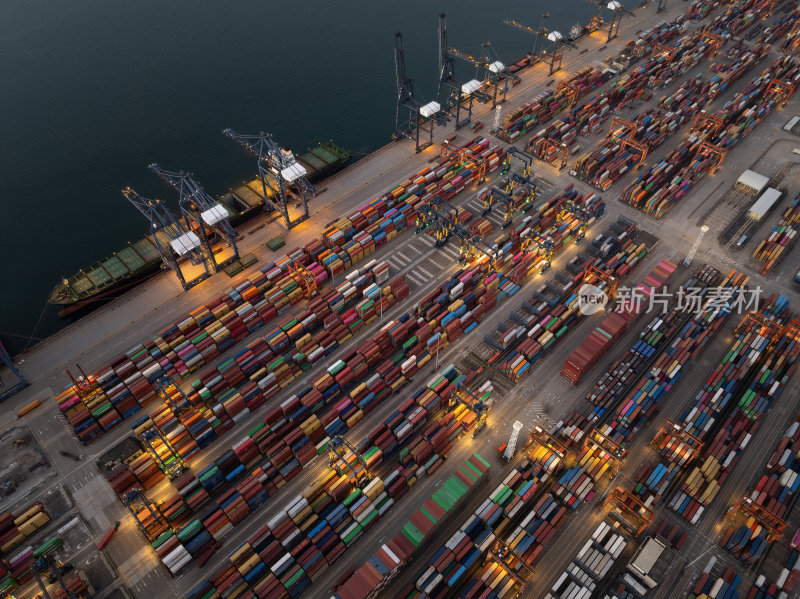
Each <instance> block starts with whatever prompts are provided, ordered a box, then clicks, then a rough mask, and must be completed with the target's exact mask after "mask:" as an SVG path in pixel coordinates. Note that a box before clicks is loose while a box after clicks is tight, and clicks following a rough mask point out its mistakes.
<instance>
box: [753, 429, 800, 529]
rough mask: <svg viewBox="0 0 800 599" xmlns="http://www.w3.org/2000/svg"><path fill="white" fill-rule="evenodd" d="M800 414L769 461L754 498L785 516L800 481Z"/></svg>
mask: <svg viewBox="0 0 800 599" xmlns="http://www.w3.org/2000/svg"><path fill="white" fill-rule="evenodd" d="M798 452H800V415H798V416H796V417H795V419H794V421H793V422H792V423H791V424H790V425H789V427H788V428H787V429H786V432H785V433H784V435H783V438H782V439H781V440H780V441H779V442H778V445H777V447H776V448H775V451H773V453H772V457H770V459H769V462H767V472H768V473H769V474H765V475H764V476H762V477H761V479H760V480H759V482H758V485H757V486H756V489H755V490H754V491H753V492H752V493H751V495H750V498H751V499H752V500H753V501H754V502H755V503H757V504H759V505H761V506H763V507H764V508H765V509H767V510H768V511H770V512H771V513H773V514H775V515H776V516H778V518H783V517H784V516H786V514H787V513H788V511H789V505H791V503H790V500H791V496H792V495H793V494H794V493H795V492H796V491H797V489H798V487H799V486H800V483H798V479H800V457H798Z"/></svg>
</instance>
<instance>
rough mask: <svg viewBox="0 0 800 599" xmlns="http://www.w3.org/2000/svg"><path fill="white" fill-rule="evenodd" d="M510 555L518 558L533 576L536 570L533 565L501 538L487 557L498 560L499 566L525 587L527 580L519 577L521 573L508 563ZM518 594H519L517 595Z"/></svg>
mask: <svg viewBox="0 0 800 599" xmlns="http://www.w3.org/2000/svg"><path fill="white" fill-rule="evenodd" d="M508 556H511V557H513V558H514V559H516V560H517V562H518V563H519V564H520V565H521V566H522V567H523V568H525V570H527V572H528V574H529V575H530V576H533V575H534V573H535V570H534V569H533V567H532V566H529V565H528V562H526V561H525V560H524V559H523V558H522V557H521V556H520V555H519V554H518V553H517V552H516V551H514V550H513V549H512V548H511V547H509V546H508V545H506V544H505V543H503V542H502V541H500V540H497V541H495V543H494V547H493V552H492V553H490V554H489V555H487V558H489V559H493V560H494V561H496V562H497V564H498V565H499V566H501V567H502V568H503V570H504V571H505V573H506V574H508V575H509V576H510V577H511V578H513V579H514V580H515V581H516V582H517V584H519V585H520V588H524V587H525V581H524V580H523V579H522V578H520V577H519V575H518V574H517V573H516V572H515V571H514V567H513V566H512V565H511V564H509V563H508ZM517 596H518V595H517Z"/></svg>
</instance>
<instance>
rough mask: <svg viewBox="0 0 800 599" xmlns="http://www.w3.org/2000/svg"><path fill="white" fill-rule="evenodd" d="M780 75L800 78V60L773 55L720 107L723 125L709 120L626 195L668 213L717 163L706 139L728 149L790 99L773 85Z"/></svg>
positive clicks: (649, 209) (642, 206) (659, 213)
mask: <svg viewBox="0 0 800 599" xmlns="http://www.w3.org/2000/svg"><path fill="white" fill-rule="evenodd" d="M775 79H778V80H781V81H788V82H794V81H795V80H797V79H800V65H799V64H797V63H796V62H795V61H794V60H793V59H788V58H786V57H783V58H779V59H777V60H776V61H774V62H773V63H772V64H771V65H770V66H769V67H767V69H765V70H764V71H763V72H762V74H761V75H760V76H759V77H757V78H754V79H753V80H752V81H751V82H750V84H749V85H748V86H747V87H745V89H744V90H742V91H740V92H739V93H738V94H736V96H734V97H733V98H732V99H731V100H729V101H728V102H727V103H726V104H725V105H724V106H723V108H722V110H720V111H718V113H717V114H716V116H717V117H719V119H721V122H722V127H721V128H720V129H719V130H717V128H716V125H714V124H713V123H706V124H705V125H704V126H703V128H702V129H701V130H700V131H698V132H696V133H694V134H692V135H691V136H690V137H689V138H688V139H687V140H685V141H684V142H682V143H681V144H680V145H679V146H678V147H677V148H675V149H674V150H672V151H671V152H670V153H669V154H668V155H667V157H666V158H665V159H664V160H662V161H661V162H660V163H658V164H657V165H655V166H654V167H651V168H650V169H648V171H647V172H645V173H644V174H642V175H640V176H639V177H638V178H637V179H636V180H635V181H634V182H633V183H631V185H630V186H628V188H626V189H625V191H624V192H623V195H622V199H623V201H624V202H626V203H628V204H630V205H632V206H635V207H637V208H640V209H641V210H643V211H644V212H646V213H648V214H653V215H654V216H656V218H661V217H662V216H664V215H665V214H666V213H667V212H668V211H669V210H670V209H671V208H672V206H673V205H674V204H676V203H677V202H678V201H680V199H681V198H682V197H683V196H684V195H686V193H688V192H689V191H690V190H691V189H692V187H693V186H694V185H695V184H696V183H697V182H698V181H699V180H700V179H701V178H702V177H703V176H704V175H705V174H706V173H707V172H709V171H710V170H711V169H712V168H714V166H715V165H716V164H718V160H719V156H718V155H717V153H716V150H715V151H711V149H710V148H708V146H707V145H704V144H706V143H710V144H712V145H713V146H714V147H716V148H719V149H723V150H724V149H725V148H727V147H730V146H732V145H734V144H736V143H737V142H738V141H740V140H741V139H742V138H743V137H744V136H745V135H747V133H749V132H750V131H752V129H753V128H754V127H755V126H756V125H758V124H759V123H760V122H761V121H762V120H763V119H764V118H765V117H766V116H767V115H769V114H770V113H771V112H772V110H773V109H774V108H775V107H776V106H777V105H779V103H780V102H781V99H782V98H783V99H785V96H781V94H782V93H783V92H782V90H781V89H780V88H778V89H775V88H773V87H772V86H771V85H770V84H771V83H772V81H774V80H775Z"/></svg>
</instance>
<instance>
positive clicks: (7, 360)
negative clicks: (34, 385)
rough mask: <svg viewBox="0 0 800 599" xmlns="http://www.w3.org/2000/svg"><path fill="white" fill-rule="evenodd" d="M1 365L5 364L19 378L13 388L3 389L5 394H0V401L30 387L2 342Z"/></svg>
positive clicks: (0, 343)
mask: <svg viewBox="0 0 800 599" xmlns="http://www.w3.org/2000/svg"><path fill="white" fill-rule="evenodd" d="M0 364H4V365H5V366H6V368H8V369H9V370H10V371H11V373H12V374H13V375H14V376H15V377H17V383H16V384H15V385H13V386H11V387H8V388H6V387H5V386H4V387H3V390H4V391H3V393H0V401H2V400H3V399H5V398H6V397H11V396H12V395H13V394H14V393H16V392H17V391H20V390H22V389H24V388H25V387H27V386H28V385H30V383H29V382H28V381H27V379H26V378H25V377H24V376H22V373H21V372H20V371H19V369H18V368H17V367H16V366H15V365H14V360H12V359H11V356H10V355H9V353H8V351H6V348H5V346H4V345H3V343H2V341H0Z"/></svg>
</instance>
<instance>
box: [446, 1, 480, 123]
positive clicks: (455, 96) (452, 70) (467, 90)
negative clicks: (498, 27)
mask: <svg viewBox="0 0 800 599" xmlns="http://www.w3.org/2000/svg"><path fill="white" fill-rule="evenodd" d="M438 34H439V88H438V90H437V94H436V96H437V101H438V103H439V105H440V106H442V107H443V109H444V110H446V111H447V112H448V113H450V111H451V110H452V106H453V101H455V108H456V114H455V118H456V129H460V128H461V127H463V126H464V125H466V124H467V123H469V122H470V121H471V120H472V102H473V100H474V99H475V98H478V100H481V101H485V102H488V101H489V99H490V98H489V96H487V95H486V94H484V93H483V92H481V91H480V88H481V83H480V81H478V80H477V79H470V80H469V81H467V82H466V83H461V81H460V80H459V79H458V78H457V77H456V65H455V54H453V53H452V52H451V48H450V47H449V46H448V45H447V17H446V15H445V13H441V14H439V31H438ZM448 90H449V91H448ZM443 91H444V92H445V95H444V96H443ZM464 96H466V100H465V98H464ZM465 102H466V106H465V107H464V110H465V111H466V112H467V117H466V118H465V119H464V120H462V119H461V108H462V104H464V103H465Z"/></svg>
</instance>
